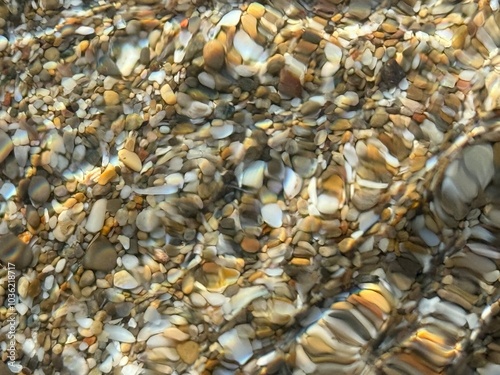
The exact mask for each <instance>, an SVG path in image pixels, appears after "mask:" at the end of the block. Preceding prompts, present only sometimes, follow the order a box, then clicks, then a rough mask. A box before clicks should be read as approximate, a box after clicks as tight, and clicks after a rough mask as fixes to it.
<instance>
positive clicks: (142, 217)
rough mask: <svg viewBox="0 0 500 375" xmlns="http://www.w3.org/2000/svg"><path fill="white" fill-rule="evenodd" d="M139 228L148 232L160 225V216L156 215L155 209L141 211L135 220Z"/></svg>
mask: <svg viewBox="0 0 500 375" xmlns="http://www.w3.org/2000/svg"><path fill="white" fill-rule="evenodd" d="M135 224H136V225H137V228H138V229H139V230H140V231H142V232H146V233H150V232H152V231H153V230H155V229H156V228H158V226H159V225H160V218H159V217H158V216H157V215H156V213H155V211H154V210H153V209H150V208H149V209H146V210H143V211H141V212H140V213H139V214H138V215H137V218H136V220H135Z"/></svg>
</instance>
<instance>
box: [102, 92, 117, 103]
mask: <svg viewBox="0 0 500 375" xmlns="http://www.w3.org/2000/svg"><path fill="white" fill-rule="evenodd" d="M103 97H104V104H106V105H109V106H112V105H118V104H120V95H118V93H117V92H116V91H112V90H106V91H104V95H103Z"/></svg>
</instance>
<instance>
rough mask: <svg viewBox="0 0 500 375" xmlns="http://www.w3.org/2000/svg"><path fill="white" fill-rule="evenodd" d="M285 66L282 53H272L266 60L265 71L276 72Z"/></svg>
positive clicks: (273, 73)
mask: <svg viewBox="0 0 500 375" xmlns="http://www.w3.org/2000/svg"><path fill="white" fill-rule="evenodd" d="M284 66H285V58H284V57H283V56H282V55H279V54H278V55H274V56H273V57H271V58H270V59H269V60H268V61H267V72H268V73H269V74H272V75H275V74H278V73H279V72H280V71H281V69H283V67H284Z"/></svg>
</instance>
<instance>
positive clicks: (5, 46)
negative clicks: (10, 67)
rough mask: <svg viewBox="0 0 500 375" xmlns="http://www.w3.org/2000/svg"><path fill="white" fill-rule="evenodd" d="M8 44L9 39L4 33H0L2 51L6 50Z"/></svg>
mask: <svg viewBox="0 0 500 375" xmlns="http://www.w3.org/2000/svg"><path fill="white" fill-rule="evenodd" d="M8 45H9V40H8V39H7V38H6V37H4V36H3V35H0V52H2V51H5V49H6V48H7V46H8Z"/></svg>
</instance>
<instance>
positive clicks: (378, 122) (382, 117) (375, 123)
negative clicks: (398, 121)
mask: <svg viewBox="0 0 500 375" xmlns="http://www.w3.org/2000/svg"><path fill="white" fill-rule="evenodd" d="M388 121H389V115H388V114H387V112H386V111H385V109H384V108H381V107H379V108H377V109H375V113H374V114H373V116H372V117H371V118H370V126H372V127H374V128H380V127H382V126H384V125H385V124H387V122H388Z"/></svg>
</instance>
